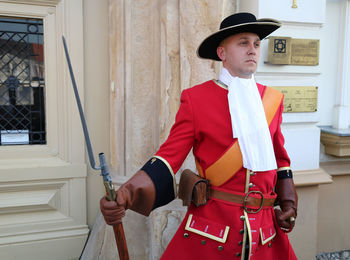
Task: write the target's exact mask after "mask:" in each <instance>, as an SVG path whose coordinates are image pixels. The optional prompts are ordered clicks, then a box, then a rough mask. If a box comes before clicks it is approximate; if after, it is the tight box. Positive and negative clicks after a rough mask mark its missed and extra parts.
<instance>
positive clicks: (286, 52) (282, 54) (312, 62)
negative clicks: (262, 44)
mask: <svg viewBox="0 0 350 260" xmlns="http://www.w3.org/2000/svg"><path fill="white" fill-rule="evenodd" d="M319 49H320V41H319V40H315V39H293V38H291V37H280V36H272V37H269V46H268V51H269V53H268V61H269V63H271V64H284V65H308V66H316V65H318V62H319Z"/></svg>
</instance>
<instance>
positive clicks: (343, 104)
mask: <svg viewBox="0 0 350 260" xmlns="http://www.w3.org/2000/svg"><path fill="white" fill-rule="evenodd" d="M342 6H343V8H342V11H341V14H340V15H341V20H342V21H344V22H343V23H342V28H340V31H341V33H340V34H339V40H338V41H337V42H338V50H339V53H338V56H339V63H338V82H337V85H336V101H335V102H336V103H335V105H334V117H333V125H332V127H333V128H335V129H348V127H349V118H350V111H349V91H350V87H349V86H350V77H349V73H350V61H349V55H350V1H349V0H343V4H342Z"/></svg>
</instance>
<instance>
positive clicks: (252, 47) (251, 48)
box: [248, 43, 256, 55]
mask: <svg viewBox="0 0 350 260" xmlns="http://www.w3.org/2000/svg"><path fill="white" fill-rule="evenodd" d="M255 54H256V49H255V45H254V43H249V48H248V55H255Z"/></svg>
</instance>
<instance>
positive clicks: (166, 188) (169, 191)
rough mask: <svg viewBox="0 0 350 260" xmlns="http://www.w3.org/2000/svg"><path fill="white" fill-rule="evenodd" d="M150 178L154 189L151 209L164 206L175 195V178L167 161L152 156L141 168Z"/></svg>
mask: <svg viewBox="0 0 350 260" xmlns="http://www.w3.org/2000/svg"><path fill="white" fill-rule="evenodd" d="M141 170H143V171H145V172H146V173H147V174H148V176H149V177H150V178H151V180H152V182H153V183H154V186H155V189H156V198H155V202H154V206H153V209H156V208H158V207H161V206H164V205H166V204H168V203H169V202H171V201H172V200H174V199H175V197H176V180H175V176H174V174H173V172H172V169H171V167H170V165H169V164H168V162H167V161H166V160H165V159H163V158H161V157H159V156H154V157H152V158H151V159H150V160H149V161H148V162H146V163H145V165H144V166H143V167H142V168H141Z"/></svg>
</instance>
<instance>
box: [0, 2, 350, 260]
mask: <svg viewBox="0 0 350 260" xmlns="http://www.w3.org/2000/svg"><path fill="white" fill-rule="evenodd" d="M349 10H350V1H349V0H322V1H320V0H307V1H306V0H294V1H293V0H290V1H277V0H275V1H273V0H259V1H258V0H244V1H243V0H242V1H239V0H216V1H211V0H205V1H203V0H191V1H185V0H110V1H107V0H103V1H94V0H84V1H82V0H50V1H41V0H8V1H0V44H1V46H2V47H1V48H0V49H1V50H0V51H1V57H2V58H1V57H0V58H1V65H0V66H1V70H0V83H1V85H0V120H1V125H0V127H1V133H0V134H1V145H0V162H1V163H0V191H1V193H0V219H1V221H0V258H1V259H19V258H24V257H25V258H26V259H78V258H79V257H80V256H81V259H118V258H117V257H118V256H117V254H118V253H117V250H116V246H115V242H114V237H113V236H114V235H113V231H112V229H111V227H109V226H106V225H105V223H104V221H103V218H102V217H101V214H100V213H99V200H100V198H101V197H102V196H103V194H104V187H103V183H102V178H101V177H100V176H99V172H98V171H95V170H92V169H91V167H90V166H89V160H88V157H87V154H86V150H85V144H84V137H83V132H82V129H81V126H80V119H79V114H78V110H77V108H76V104H75V99H74V93H73V90H72V86H71V80H70V77H69V72H68V67H67V62H66V60H65V57H64V52H63V45H62V38H61V37H62V35H64V36H65V38H66V40H67V46H68V49H69V52H70V56H71V61H72V65H73V69H74V73H75V77H76V81H77V85H78V89H79V93H80V97H81V99H82V103H83V106H84V112H85V116H86V121H87V125H88V128H89V131H90V137H91V141H92V146H93V150H94V153H95V158H96V159H97V154H98V153H100V152H104V153H105V154H106V156H107V161H108V162H109V166H110V171H111V175H112V178H113V181H114V182H115V185H116V186H119V185H121V184H122V183H124V182H125V181H126V180H127V179H128V178H129V177H130V176H132V175H133V174H134V173H135V172H136V171H137V170H138V169H139V168H140V167H141V166H142V165H143V164H144V162H145V161H146V160H148V159H149V157H150V156H151V155H153V153H154V152H155V151H156V150H157V148H158V147H159V146H160V144H161V143H162V142H163V141H164V140H165V139H166V137H167V135H168V133H169V131H170V127H171V125H172V123H173V122H174V117H175V114H176V112H177V109H178V106H179V98H180V93H181V91H182V90H183V89H186V88H188V87H190V86H193V85H196V84H199V83H201V82H203V81H206V80H210V79H213V78H217V77H218V75H219V73H220V69H221V67H220V63H218V62H214V61H206V60H202V59H199V58H198V57H197V56H196V49H197V47H198V45H199V44H200V43H201V41H202V40H203V39H204V38H205V37H206V36H208V35H209V34H211V33H212V32H214V31H216V30H217V29H218V25H219V23H220V21H221V20H222V18H224V17H226V16H227V15H229V14H232V13H234V12H238V11H249V12H252V13H254V14H255V15H256V16H257V17H258V18H264V17H270V18H275V19H278V20H281V21H282V24H283V25H282V27H281V28H280V29H279V30H277V31H276V32H274V33H273V35H272V37H276V38H277V39H280V40H281V39H282V40H285V39H288V41H290V40H294V39H297V40H298V39H303V40H304V41H302V45H303V44H305V42H308V41H311V42H318V44H319V45H318V47H317V48H316V54H317V55H316V56H317V57H315V56H312V58H309V59H306V58H305V57H309V56H307V55H309V54H310V52H312V51H315V48H313V47H312V48H311V47H307V48H304V49H303V51H304V52H306V54H305V55H301V56H302V58H301V60H300V59H299V60H296V59H295V60H294V63H293V61H292V62H290V63H284V64H276V62H275V61H273V60H271V59H270V57H269V43H270V42H271V41H272V40H273V38H272V37H270V39H265V40H264V41H262V49H261V60H260V64H259V68H258V71H257V73H256V75H255V77H256V80H257V82H259V83H262V84H265V85H268V86H272V87H283V90H284V91H287V92H288V94H290V93H291V90H293V89H297V91H304V92H305V91H306V90H312V91H313V94H314V95H313V96H312V97H310V98H309V97H308V98H306V97H305V96H298V99H296V98H295V96H292V97H291V100H292V101H291V106H292V109H291V111H286V112H285V113H284V114H283V125H282V128H283V129H282V130H283V133H284V135H285V139H286V149H287V151H288V153H289V155H290V157H291V159H292V168H293V170H294V176H295V177H294V180H295V183H296V186H297V192H298V195H299V210H298V218H297V222H296V228H295V230H294V231H293V232H292V233H291V234H290V240H291V242H292V244H293V247H294V249H295V252H296V255H297V256H298V258H299V259H314V257H315V255H316V254H318V253H320V252H330V251H338V250H343V249H350V242H349V241H350V235H349V234H350V232H349V227H348V225H346V223H347V219H348V218H349V217H350V211H349V210H348V209H347V207H346V205H347V198H349V197H350V189H349V187H350V157H349V156H350V149H349V135H350V134H349V120H350V111H349V103H350V100H349V91H350V78H349V76H348V75H349V74H350V73H349V72H350V66H349V61H348V59H347V57H348V56H349V50H350V40H349V35H350V33H349V26H350V20H349V17H350V14H349ZM286 43H287V42H286ZM280 46H282V47H281V48H282V49H283V46H284V45H283V44H282V45H280ZM299 46H300V45H299ZM305 49H306V50H305ZM311 49H312V50H311ZM289 51H291V50H289ZM313 53H315V52H313ZM296 56H298V55H297V54H294V56H293V54H292V56H291V57H296ZM299 56H300V55H299ZM304 58H305V59H306V61H305V59H304ZM310 59H311V60H312V61H316V62H314V63H312V64H306V63H307V62H308V61H309V60H310ZM315 93H316V96H315ZM292 98H294V99H292ZM305 100H306V101H305ZM301 101H305V102H309V103H307V105H305V104H304V105H303V104H301ZM295 104H301V106H302V108H300V109H299V110H298V107H295ZM310 104H311V105H310ZM293 106H294V107H293ZM310 107H312V108H311V109H310ZM293 109H294V110H293ZM312 109H313V110H312ZM23 111H26V113H27V114H26V113H24V112H23ZM186 168H190V169H192V170H195V165H194V162H193V157H192V155H191V154H190V155H189V156H188V158H187V159H186V161H185V163H184V165H183V166H182V168H181V169H180V171H179V173H178V174H177V178H179V176H180V173H181V171H182V170H183V169H186ZM344 205H345V206H344ZM185 210H186V208H184V207H182V203H181V201H179V200H178V199H177V200H175V201H173V202H171V203H170V204H168V205H166V206H164V207H162V208H159V209H157V210H155V211H154V212H152V214H151V216H150V217H148V218H146V217H143V216H141V215H139V214H137V213H133V212H127V215H126V218H125V220H124V229H125V233H126V237H127V242H128V248H129V253H130V256H131V259H158V258H159V257H160V256H161V254H162V252H163V251H164V249H165V248H166V246H167V244H168V243H169V241H170V239H171V237H172V235H173V234H174V233H175V231H176V229H177V227H178V225H179V224H180V222H181V220H182V218H183V217H184V214H185ZM37 248H40V250H38V249H37Z"/></svg>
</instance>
